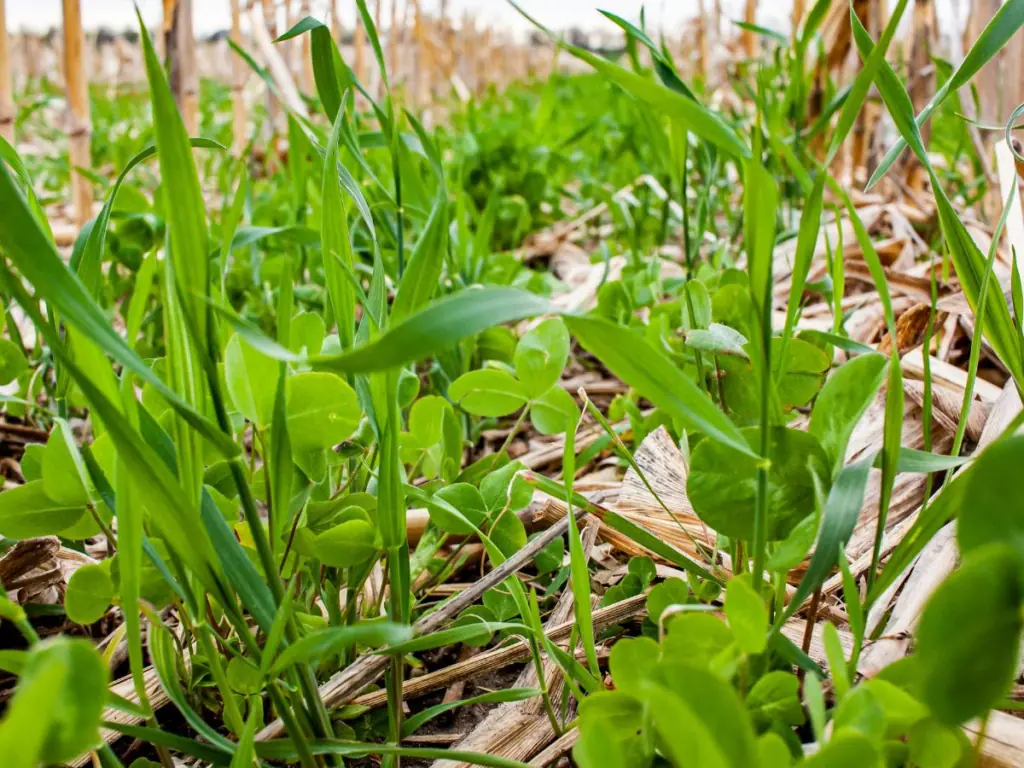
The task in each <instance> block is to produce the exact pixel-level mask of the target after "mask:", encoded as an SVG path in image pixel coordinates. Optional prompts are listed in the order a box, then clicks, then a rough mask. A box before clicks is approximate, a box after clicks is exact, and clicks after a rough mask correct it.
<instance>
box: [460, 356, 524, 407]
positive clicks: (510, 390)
mask: <svg viewBox="0 0 1024 768" xmlns="http://www.w3.org/2000/svg"><path fill="white" fill-rule="evenodd" d="M448 396H449V397H450V398H451V399H452V400H454V401H455V402H456V403H458V404H459V406H460V407H461V408H462V409H463V410H464V411H466V412H467V413H471V414H473V415H474V416H491V417H495V418H496V417H499V416H508V415H509V414H510V413H515V412H516V411H518V410H519V409H520V408H522V407H523V406H524V405H526V402H527V400H528V399H529V398H528V396H527V394H526V390H525V388H524V387H523V385H522V384H520V383H519V382H518V381H517V380H516V379H515V378H514V377H513V376H511V375H510V374H508V373H506V372H505V371H498V370H494V369H490V368H486V369H483V370H479V371H470V372H469V373H466V374H463V375H462V376H459V378H457V379H456V380H455V381H453V382H452V385H451V386H450V387H448Z"/></svg>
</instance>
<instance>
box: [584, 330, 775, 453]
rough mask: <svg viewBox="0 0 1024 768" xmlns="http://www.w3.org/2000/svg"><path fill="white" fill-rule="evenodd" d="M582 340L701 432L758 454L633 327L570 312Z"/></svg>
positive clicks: (625, 378)
mask: <svg viewBox="0 0 1024 768" xmlns="http://www.w3.org/2000/svg"><path fill="white" fill-rule="evenodd" d="M565 323H566V325H568V326H569V330H570V331H571V332H572V334H573V335H574V336H575V337H576V338H577V340H578V341H579V342H580V344H581V345H582V346H583V347H584V348H585V349H586V350H587V351H589V352H591V353H592V354H594V355H595V356H596V357H597V358H598V359H599V360H601V362H602V363H604V364H605V365H606V366H608V369H609V370H610V371H611V372H612V373H613V374H615V375H616V376H618V377H619V378H620V379H622V380H623V381H624V382H626V383H627V384H629V385H630V386H631V387H633V388H634V389H636V390H637V392H639V393H640V394H641V395H643V396H644V397H646V398H647V399H648V400H650V401H651V402H652V403H654V404H655V405H657V406H658V407H660V408H662V409H664V410H665V411H666V412H667V413H669V414H670V415H671V416H672V417H673V418H677V419H679V420H680V421H682V422H683V423H684V424H686V425H687V426H688V427H689V428H691V429H693V430H694V431H696V432H704V433H705V434H707V435H708V436H709V437H711V438H713V439H714V440H716V441H719V442H720V443H722V444H723V445H725V446H729V447H731V448H732V449H733V452H735V453H737V454H740V455H745V456H747V457H748V458H750V459H754V458H756V456H757V454H756V452H755V451H754V450H753V449H752V448H751V447H750V445H749V444H748V443H747V440H746V439H745V438H744V436H743V433H742V432H740V430H739V429H738V428H737V427H736V426H735V425H734V424H733V423H732V422H731V421H730V420H729V418H728V417H727V416H726V415H725V414H724V413H722V412H721V411H720V410H718V408H717V406H716V405H715V404H714V403H713V402H712V401H711V399H710V398H709V397H708V396H707V395H706V394H704V393H703V392H702V391H701V390H700V389H699V388H698V387H697V385H696V384H694V383H693V382H692V381H691V380H690V379H688V378H687V377H686V376H685V375H683V372H682V371H680V370H679V368H677V367H676V365H675V364H674V363H673V362H672V361H671V360H669V359H668V358H667V357H665V355H663V354H662V353H661V352H659V351H658V350H656V349H655V348H654V347H652V346H651V345H650V344H648V343H647V342H646V341H645V340H644V339H643V338H641V337H640V336H639V335H638V334H636V333H634V332H633V331H631V330H629V329H627V328H623V327H622V326H619V325H617V324H615V323H612V322H609V321H607V320H603V319H601V318H597V317H569V316H567V317H566V318H565Z"/></svg>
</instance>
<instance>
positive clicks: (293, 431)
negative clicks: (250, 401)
mask: <svg viewBox="0 0 1024 768" xmlns="http://www.w3.org/2000/svg"><path fill="white" fill-rule="evenodd" d="M275 375H276V374H275ZM286 391H287V403H286V406H285V409H286V413H287V414H288V437H289V439H290V440H291V444H292V450H293V451H294V452H295V453H296V454H299V453H311V452H313V451H317V450H322V449H324V448H331V447H333V446H335V445H337V444H338V443H340V442H341V441H342V440H344V439H345V438H347V437H349V436H350V435H351V434H352V433H353V432H355V430H356V427H358V426H359V419H360V416H361V413H360V410H359V400H358V399H357V398H356V393H355V390H354V389H352V387H350V386H349V385H348V383H347V382H346V381H345V380H344V379H342V378H341V377H340V376H336V375H334V374H333V373H299V374H296V375H295V376H292V377H291V378H289V379H288V380H287V382H286Z"/></svg>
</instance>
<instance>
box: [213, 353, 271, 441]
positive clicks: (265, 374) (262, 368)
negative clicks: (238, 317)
mask: <svg viewBox="0 0 1024 768" xmlns="http://www.w3.org/2000/svg"><path fill="white" fill-rule="evenodd" d="M277 373H278V362H277V361H276V360H272V359H271V358H269V357H267V356H266V355H264V354H263V353H262V352H260V351H258V350H257V349H256V348H254V347H252V346H251V345H250V344H249V343H248V342H247V341H243V340H242V337H241V336H239V335H238V334H237V333H236V334H234V335H233V336H232V337H231V338H230V339H229V340H228V345H227V347H226V348H225V349H224V383H225V385H226V386H227V389H228V394H230V395H231V402H233V403H234V404H235V409H236V410H237V411H238V412H239V413H241V414H242V415H243V416H245V418H246V419H248V420H249V421H251V422H253V423H254V424H257V425H258V426H261V427H264V426H266V425H267V424H269V423H270V418H271V415H272V413H273V410H274V390H275V388H276V387H277Z"/></svg>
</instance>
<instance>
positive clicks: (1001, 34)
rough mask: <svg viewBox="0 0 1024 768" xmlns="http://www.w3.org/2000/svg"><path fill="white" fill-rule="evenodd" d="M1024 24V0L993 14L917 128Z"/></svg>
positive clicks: (896, 151) (896, 150)
mask: <svg viewBox="0 0 1024 768" xmlns="http://www.w3.org/2000/svg"><path fill="white" fill-rule="evenodd" d="M1022 25H1024V0H1008V2H1007V3H1005V4H1004V5H1003V6H1002V7H1001V8H999V10H998V11H996V13H995V15H994V16H993V17H992V20H991V21H989V23H988V24H987V25H986V27H985V29H984V30H983V31H982V33H981V34H980V35H979V36H978V39H977V40H976V41H975V42H974V45H972V46H971V50H969V51H968V52H967V55H966V56H964V60H963V61H962V62H960V66H959V67H957V69H956V71H955V72H954V73H953V75H952V76H951V77H950V78H949V80H947V81H946V82H945V83H943V85H942V87H941V88H939V89H938V90H937V91H936V92H935V95H934V96H932V98H931V99H930V100H929V102H928V103H927V104H926V105H925V107H924V109H922V110H921V114H920V115H918V116H917V119H916V120H915V123H916V124H917V127H918V129H920V128H921V126H923V125H924V124H925V123H926V122H928V120H929V119H930V118H931V116H932V115H933V114H934V113H935V111H936V110H937V109H938V108H939V107H940V106H941V105H942V102H943V101H945V100H946V98H947V97H948V96H949V95H950V94H951V93H956V91H958V90H959V89H960V88H961V87H962V86H964V85H966V84H967V83H968V82H969V81H970V80H971V78H973V77H974V76H975V75H976V74H977V73H978V72H979V71H980V70H981V68H982V67H983V66H985V64H986V63H987V62H988V61H989V60H990V59H991V58H992V57H993V56H995V55H996V54H997V53H998V52H999V51H1000V50H1001V49H1002V48H1003V46H1005V45H1006V44H1007V43H1008V42H1009V41H1010V38H1011V37H1013V35H1014V34H1016V32H1017V30H1018V29H1020V28H1021V26H1022ZM907 143H908V142H907V138H906V137H902V136H901V137H900V138H899V139H897V140H896V143H895V144H893V146H892V147H891V148H890V149H889V151H888V152H886V153H885V157H884V158H882V161H881V162H880V163H879V164H878V168H876V169H875V172H874V173H873V174H871V178H870V179H869V180H868V183H867V190H870V189H871V188H872V187H873V186H874V185H875V184H877V183H878V182H879V180H881V178H882V177H883V176H885V174H886V173H888V172H889V169H890V168H891V167H892V164H893V163H895V162H896V160H897V159H898V158H899V156H900V154H901V153H902V152H903V150H904V149H906V148H907Z"/></svg>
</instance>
